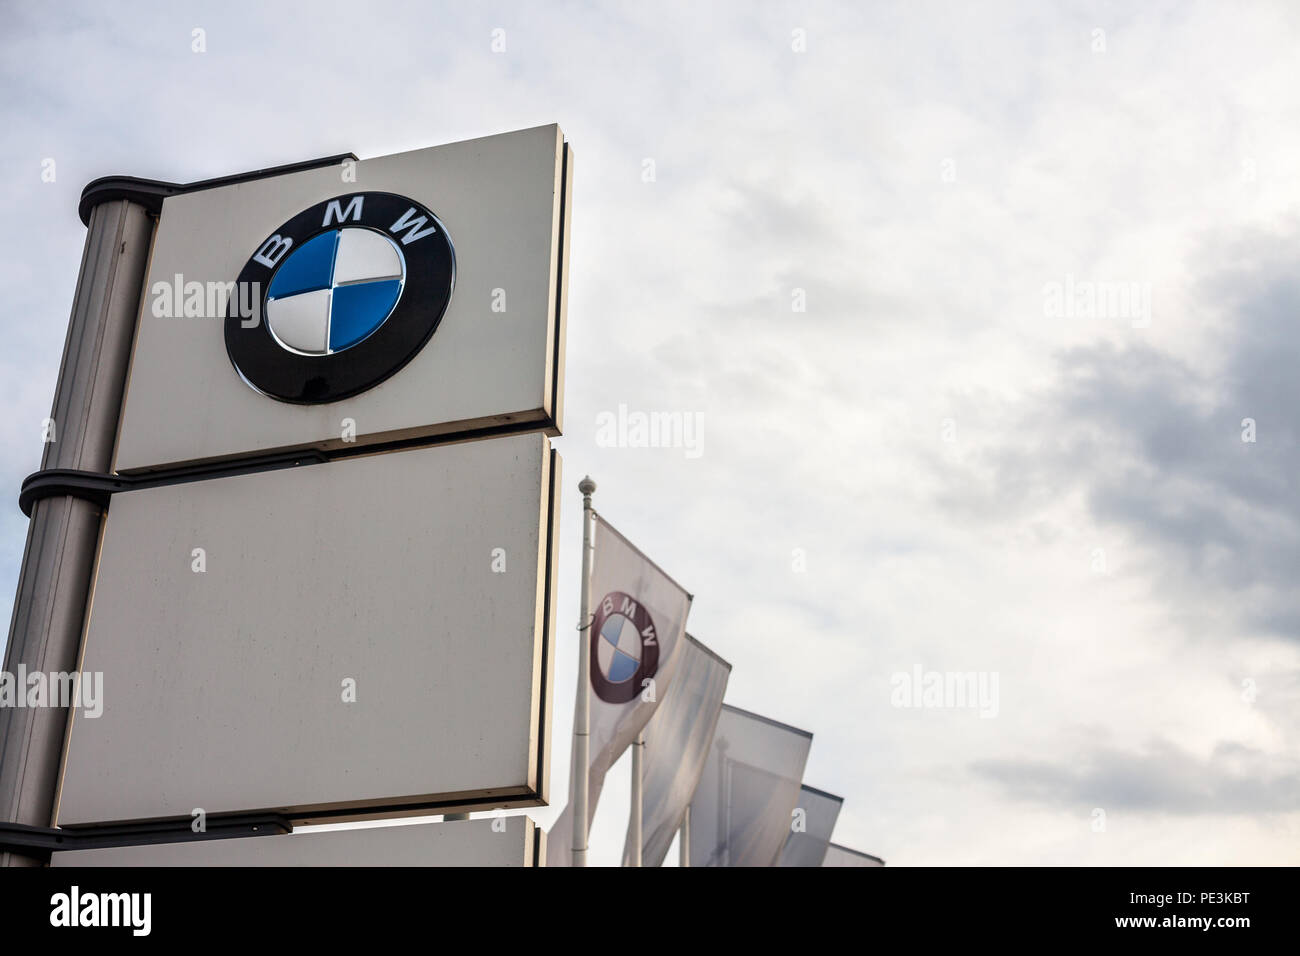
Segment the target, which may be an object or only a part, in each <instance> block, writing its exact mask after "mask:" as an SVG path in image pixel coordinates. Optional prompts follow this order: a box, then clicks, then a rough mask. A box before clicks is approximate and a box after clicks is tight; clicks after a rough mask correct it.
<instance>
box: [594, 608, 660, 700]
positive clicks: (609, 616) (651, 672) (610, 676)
mask: <svg viewBox="0 0 1300 956" xmlns="http://www.w3.org/2000/svg"><path fill="white" fill-rule="evenodd" d="M658 670H659V639H658V635H657V634H656V633H655V625H654V621H652V620H651V619H650V612H649V611H647V610H646V609H645V605H643V604H641V603H640V602H638V601H637V600H636V599H635V598H633V597H632V596H631V595H628V594H624V593H623V592H622V591H611V592H609V593H608V594H606V595H605V597H604V599H603V600H602V601H601V602H600V606H599V607H598V608H597V610H596V615H595V617H594V618H592V621H591V686H592V689H593V690H595V692H596V696H597V697H599V698H600V699H601V700H603V701H606V702H607V703H610V704H625V703H627V702H628V701H629V700H631V699H632V698H633V697H635V696H636V695H637V694H639V693H641V690H642V686H641V682H642V681H644V680H646V679H647V678H651V677H654V676H655V674H656V673H657V672H658Z"/></svg>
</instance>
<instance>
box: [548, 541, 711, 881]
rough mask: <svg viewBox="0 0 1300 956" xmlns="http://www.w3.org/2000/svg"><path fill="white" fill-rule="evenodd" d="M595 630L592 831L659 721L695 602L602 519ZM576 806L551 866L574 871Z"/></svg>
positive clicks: (558, 827)
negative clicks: (644, 735)
mask: <svg viewBox="0 0 1300 956" xmlns="http://www.w3.org/2000/svg"><path fill="white" fill-rule="evenodd" d="M593 524H594V526H595V528H594V531H593V538H592V546H593V549H594V555H593V561H592V571H591V613H592V619H591V623H590V626H589V627H588V628H587V630H586V631H585V632H584V634H583V636H584V638H585V639H586V640H589V641H590V642H591V670H590V673H589V674H588V681H589V687H590V691H591V721H590V724H589V730H588V732H589V734H590V743H589V747H590V752H589V760H590V762H589V766H590V769H589V772H588V783H587V810H588V814H587V825H588V827H590V825H591V818H592V817H594V816H595V813H596V803H597V801H598V800H599V799H600V790H601V787H602V786H603V785H604V783H605V774H606V773H607V772H608V771H609V768H610V767H611V766H613V764H614V762H615V761H616V760H618V758H619V757H620V756H621V755H622V753H623V751H624V750H626V749H627V748H628V747H629V746H631V744H632V742H633V741H634V740H636V735H637V733H639V732H640V730H641V729H642V728H643V727H645V725H646V723H647V722H648V721H649V720H650V718H651V716H653V715H654V712H655V709H656V708H657V707H658V706H659V701H660V700H661V699H662V698H663V695H664V692H665V691H666V690H667V688H668V685H669V683H670V682H671V681H672V678H673V673H674V672H675V670H676V668H677V663H678V659H679V656H680V655H679V654H678V653H677V652H678V650H679V649H680V647H681V646H682V645H683V643H684V640H683V639H684V636H685V634H686V615H687V614H688V613H690V609H691V595H690V594H688V593H687V592H686V589H685V588H683V587H682V586H681V585H680V584H678V583H677V582H676V581H674V580H673V579H672V578H670V577H669V576H668V575H667V574H665V573H664V571H663V570H662V569H661V568H660V567H659V566H658V565H656V564H655V563H654V562H653V561H651V560H650V559H649V558H647V557H646V556H645V555H644V554H642V553H641V552H640V551H638V550H637V549H636V548H635V547H634V546H633V545H632V543H631V542H630V541H628V540H627V538H625V537H623V536H622V535H621V534H619V533H618V532H617V531H615V530H614V528H613V527H612V526H610V525H609V524H608V523H607V522H606V521H605V520H604V519H603V518H601V517H600V515H596V516H595V518H594V521H593ZM572 806H573V795H572V794H570V795H569V806H568V807H566V808H565V810H564V812H563V813H562V814H561V815H560V817H559V818H558V819H557V820H556V821H555V825H554V826H553V827H552V828H551V830H550V833H549V834H548V838H547V861H546V862H547V865H548V866H568V865H569V864H570V863H571V862H572V857H571V855H570V853H571V850H572V848H573V847H572V842H573V821H572V819H571V809H572Z"/></svg>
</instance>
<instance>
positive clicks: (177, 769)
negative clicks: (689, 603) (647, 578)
mask: <svg viewBox="0 0 1300 956" xmlns="http://www.w3.org/2000/svg"><path fill="white" fill-rule="evenodd" d="M572 169H573V166H572V160H571V155H570V152H569V148H568V144H567V143H566V142H565V141H564V137H563V135H562V134H561V132H560V130H559V129H558V127H555V126H544V127H538V128H535V129H528V130H522V131H519V132H514V133H507V134H504V135H500V136H492V137H488V138H485V139H479V140H470V141H467V142H461V143H453V144H450V145H446V146H437V147H432V148H429V149H421V150H416V151H414V152H409V153H403V154H400V155H396V156H386V157H381V158H377V159H368V160H361V161H354V160H345V161H343V162H340V163H337V164H334V163H330V164H316V165H312V166H306V167H301V168H295V169H293V170H291V171H287V172H279V171H276V170H272V171H270V173H269V174H263V175H257V174H254V175H249V176H245V177H239V178H236V179H233V180H230V181H225V182H220V181H218V182H214V183H212V184H206V183H201V184H196V186H194V187H183V188H179V189H177V190H173V191H168V192H166V195H165V198H163V199H161V200H160V201H159V202H158V204H157V211H156V215H157V226H156V230H155V232H154V234H153V241H152V246H151V247H150V249H149V256H148V261H147V265H146V266H145V281H144V284H143V294H142V297H141V301H140V305H139V311H138V321H137V324H136V326H135V330H134V339H133V343H132V347H131V353H130V358H129V371H128V373H127V377H126V385H125V393H124V397H123V400H122V408H121V414H120V423H119V425H118V431H117V435H116V441H115V444H114V445H113V448H114V451H113V471H114V472H116V473H117V475H119V476H127V477H126V479H125V480H126V481H128V482H129V485H123V486H122V487H120V488H117V489H116V490H115V492H114V493H113V494H112V496H111V501H110V503H109V506H108V509H107V515H106V517H105V519H104V522H103V529H102V534H101V537H100V540H99V544H98V554H97V556H96V564H95V569H94V578H93V581H92V588H91V591H90V595H91V597H90V603H89V611H88V613H87V615H86V623H85V629H84V634H83V638H82V648H81V654H82V658H83V661H84V667H85V668H86V669H87V670H90V671H95V672H102V673H103V674H104V681H105V684H106V686H110V687H116V688H119V691H118V693H116V694H113V695H106V700H105V702H104V707H103V712H102V714H100V715H99V716H98V717H97V718H96V719H93V720H92V719H83V717H82V716H81V715H74V716H73V717H72V718H71V722H70V725H69V729H68V732H67V740H66V746H65V749H64V751H63V753H64V756H63V763H62V767H61V770H60V778H59V783H58V793H57V800H56V806H55V819H56V820H57V822H58V824H59V825H61V826H72V827H95V826H99V825H104V824H119V823H126V822H133V823H139V822H141V821H173V822H179V821H189V819H190V818H191V817H192V816H194V815H196V814H202V815H205V816H206V815H209V814H210V815H213V816H215V817H222V816H227V815H230V816H233V815H239V814H249V813H269V814H277V815H280V816H282V817H284V818H287V819H289V820H292V821H295V822H322V821H328V820H340V819H348V818H354V817H358V816H362V817H375V816H400V815H410V814H422V813H430V812H434V813H442V812H446V811H448V810H467V809H491V808H496V807H526V806H535V805H539V804H541V803H544V802H545V801H546V796H547V794H546V788H547V778H548V761H549V755H550V743H549V725H550V707H549V705H548V700H549V695H550V686H551V664H552V661H553V657H554V655H553V653H552V648H551V644H552V639H553V632H554V612H555V608H554V604H555V601H554V583H555V563H556V562H555V545H556V538H557V524H558V497H557V489H558V487H559V482H560V462H559V458H558V456H557V455H556V453H555V452H554V450H553V449H552V448H551V447H550V438H551V437H552V436H555V435H558V434H560V430H561V428H562V398H563V385H564V383H563V375H564V319H565V309H566V278H565V273H566V269H567V262H566V258H567V257H566V245H567V239H568V231H569V223H570V214H569V207H570V202H571V194H572V189H571V182H572ZM137 182H138V181H137ZM629 613H632V612H629ZM619 620H622V619H621V618H619ZM630 620H632V622H633V624H635V625H636V626H638V627H639V626H641V623H642V622H641V620H640V618H637V617H636V616H635V614H633V615H632V617H631V618H630ZM614 623H615V622H614V619H613V618H611V623H610V627H609V632H610V633H609V637H610V638H611V639H612V638H614V635H613V630H614ZM620 641H621V639H620ZM618 650H619V654H620V655H621V656H620V657H619V658H618V660H617V666H616V671H617V674H621V673H622V671H623V670H624V669H626V668H627V667H628V666H631V665H629V664H627V662H626V661H625V660H624V659H623V658H624V657H629V659H630V658H631V657H637V656H638V655H640V654H642V653H643V651H642V649H641V648H640V646H639V645H638V646H636V647H623V646H622V642H620V643H619V648H618ZM637 666H638V667H640V668H641V669H642V670H643V669H644V668H645V667H646V666H647V665H646V664H645V663H644V662H641V663H639V664H638V665H637ZM634 669H635V668H634ZM617 674H616V675H615V676H617ZM620 686H621V685H620ZM186 825H187V826H188V822H186ZM285 845H289V844H285ZM293 845H294V846H297V845H299V844H293ZM304 845H305V844H304Z"/></svg>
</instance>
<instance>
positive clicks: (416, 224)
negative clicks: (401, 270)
mask: <svg viewBox="0 0 1300 956" xmlns="http://www.w3.org/2000/svg"><path fill="white" fill-rule="evenodd" d="M428 221H429V217H428V216H420V215H417V214H416V212H415V207H414V206H412V207H411V208H410V209H408V210H406V212H404V213H402V218H401V219H399V220H397V222H395V223H393V224H392V225H391V226H389V227H388V231H389V232H401V231H402V230H403V229H405V230H406V235H404V236H402V245H404V246H406V245H410V244H411V243H412V242H415V240H417V239H423V238H424V237H425V236H428V235H432V234H433V233H435V232H437V231H438V227H437V226H430V227H429V228H428V229H424V230H421V227H422V226H423V225H424V224H425V223H426V222H428Z"/></svg>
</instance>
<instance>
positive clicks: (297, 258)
mask: <svg viewBox="0 0 1300 956" xmlns="http://www.w3.org/2000/svg"><path fill="white" fill-rule="evenodd" d="M338 242H339V234H338V230H335V231H333V232H326V233H322V234H321V235H319V236H317V237H316V238H315V239H309V240H308V241H307V242H304V243H303V244H302V246H301V247H299V248H298V249H291V250H289V258H287V259H285V260H284V264H283V265H281V266H280V268H279V269H277V270H276V273H275V276H274V278H272V279H271V287H270V288H269V289H267V290H266V294H267V295H268V296H270V297H271V298H272V299H281V298H284V297H285V296H287V295H297V294H298V293H299V292H315V291H316V290H317V289H328V288H329V287H330V283H331V282H333V281H334V250H335V248H336V247H337V246H338Z"/></svg>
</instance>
